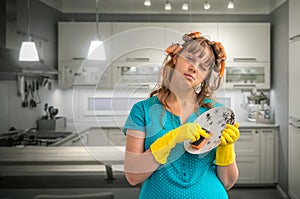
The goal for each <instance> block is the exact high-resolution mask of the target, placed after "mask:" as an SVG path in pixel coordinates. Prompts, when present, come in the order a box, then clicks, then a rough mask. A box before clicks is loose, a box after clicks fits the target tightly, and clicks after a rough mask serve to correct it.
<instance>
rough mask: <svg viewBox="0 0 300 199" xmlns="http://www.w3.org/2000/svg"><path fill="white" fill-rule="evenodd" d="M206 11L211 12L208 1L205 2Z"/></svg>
mask: <svg viewBox="0 0 300 199" xmlns="http://www.w3.org/2000/svg"><path fill="white" fill-rule="evenodd" d="M203 8H204V10H209V9H210V3H209V2H208V1H205V2H204V4H203Z"/></svg>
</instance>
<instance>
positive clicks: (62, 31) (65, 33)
mask: <svg viewBox="0 0 300 199" xmlns="http://www.w3.org/2000/svg"><path fill="white" fill-rule="evenodd" d="M58 28H59V37H58V41H59V43H58V61H59V63H58V64H59V86H60V88H70V87H71V86H73V85H74V84H76V85H96V84H97V83H98V84H99V85H98V86H99V87H104V88H106V87H110V86H111V78H110V74H111V73H110V71H111V70H110V69H107V68H108V67H107V66H106V62H103V61H88V60H85V57H86V56H87V53H88V48H89V45H90V42H91V41H92V40H95V39H96V38H97V32H96V24H95V23H93V22H60V23H59V25H58ZM99 34H100V39H101V40H103V41H104V47H105V51H106V57H107V59H108V60H109V59H110V56H111V42H110V39H109V37H110V36H111V23H99ZM104 71H105V74H103V73H104ZM106 73H109V74H108V75H106ZM107 76H108V77H109V78H108V79H107V78H106V77H107Z"/></svg>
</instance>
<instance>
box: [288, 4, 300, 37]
mask: <svg viewBox="0 0 300 199" xmlns="http://www.w3.org/2000/svg"><path fill="white" fill-rule="evenodd" d="M299 10H300V1H299V0H289V36H290V39H291V38H293V37H294V38H295V37H298V38H299V37H300V21H299V19H300V12H299Z"/></svg>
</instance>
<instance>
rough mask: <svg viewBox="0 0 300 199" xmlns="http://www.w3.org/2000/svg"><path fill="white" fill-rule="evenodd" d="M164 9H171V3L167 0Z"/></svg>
mask: <svg viewBox="0 0 300 199" xmlns="http://www.w3.org/2000/svg"><path fill="white" fill-rule="evenodd" d="M165 10H172V6H171V3H170V2H169V1H168V0H167V1H166V4H165Z"/></svg>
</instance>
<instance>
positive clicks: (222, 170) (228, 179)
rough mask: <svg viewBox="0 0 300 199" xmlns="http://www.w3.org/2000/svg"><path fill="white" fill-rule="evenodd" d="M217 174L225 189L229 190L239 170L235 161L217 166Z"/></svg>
mask: <svg viewBox="0 0 300 199" xmlns="http://www.w3.org/2000/svg"><path fill="white" fill-rule="evenodd" d="M217 175H218V177H219V179H220V181H221V182H222V184H223V185H224V187H225V189H226V190H229V189H230V188H231V187H233V185H234V184H235V183H236V181H237V179H238V177H239V170H238V167H237V164H236V162H235V161H234V163H232V164H230V165H228V166H217Z"/></svg>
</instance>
